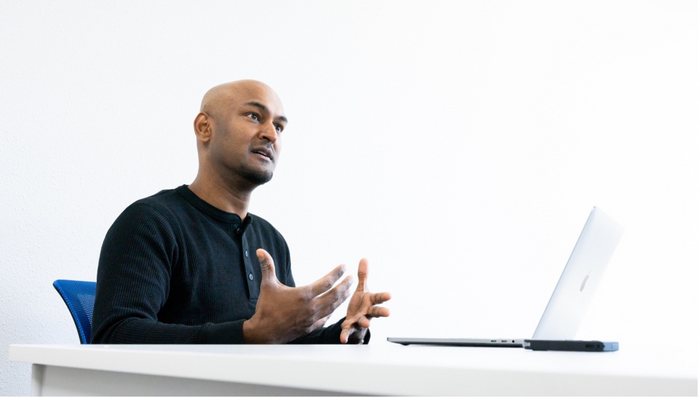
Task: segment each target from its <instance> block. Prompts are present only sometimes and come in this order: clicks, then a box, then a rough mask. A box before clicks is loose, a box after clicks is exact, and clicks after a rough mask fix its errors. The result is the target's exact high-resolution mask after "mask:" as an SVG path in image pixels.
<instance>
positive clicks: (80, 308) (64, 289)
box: [53, 279, 96, 344]
mask: <svg viewBox="0 0 700 398" xmlns="http://www.w3.org/2000/svg"><path fill="white" fill-rule="evenodd" d="M95 286H96V283H95V282H85V281H71V280H65V279H58V280H56V281H54V283H53V287H55V288H56V291H57V292H58V294H60V295H61V298H63V301H65V303H66V305H67V306H68V310H69V311H70V314H71V316H72V317H73V322H75V327H76V329H78V335H79V336H80V344H90V332H91V331H92V308H93V307H94V305H95Z"/></svg>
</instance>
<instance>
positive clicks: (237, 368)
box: [9, 342, 698, 395]
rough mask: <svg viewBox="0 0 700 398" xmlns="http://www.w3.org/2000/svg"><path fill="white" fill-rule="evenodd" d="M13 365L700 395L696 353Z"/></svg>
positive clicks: (441, 350) (360, 383) (397, 386)
mask: <svg viewBox="0 0 700 398" xmlns="http://www.w3.org/2000/svg"><path fill="white" fill-rule="evenodd" d="M9 356H10V360H12V361H20V362H29V363H33V364H38V365H46V366H55V367H62V368H77V369H89V370H97V371H107V372H122V373H130V374H139V375H151V376H167V377H175V378H184V379H192V380H209V381H216V382H229V383H247V384H257V385H266V386H274V387H284V388H293V389H306V390H315V391H327V392H334V393H346V394H373V395H384V394H386V395H600V394H602V395H697V393H698V389H697V356H696V354H695V353H693V354H692V355H688V353H684V352H680V351H673V350H664V349H660V348H658V347H626V346H625V345H623V344H621V345H620V351H617V352H602V353H589V352H552V351H548V352H535V351H530V350H525V349H521V348H481V347H429V346H400V345H395V344H389V343H385V342H377V343H373V344H370V345H366V346H341V345H335V346H320V345H301V346H295V345H272V346H265V345H257V346H256V345H245V346H243V345H241V346H235V345H204V346H202V345H197V346H194V345H162V346H157V345H111V346H110V345H75V346H60V345H11V346H10V355H9Z"/></svg>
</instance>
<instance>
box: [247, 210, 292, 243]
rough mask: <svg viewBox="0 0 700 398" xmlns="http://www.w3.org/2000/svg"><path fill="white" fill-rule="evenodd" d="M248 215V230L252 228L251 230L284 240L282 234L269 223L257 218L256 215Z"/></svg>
mask: <svg viewBox="0 0 700 398" xmlns="http://www.w3.org/2000/svg"><path fill="white" fill-rule="evenodd" d="M248 215H249V217H250V218H251V219H252V220H251V223H250V226H248V228H251V227H252V228H253V229H255V230H258V231H261V232H262V233H265V234H268V235H275V236H277V237H279V238H281V239H282V240H284V237H283V236H282V234H281V233H280V232H279V231H278V230H277V228H275V227H274V226H273V225H272V224H271V223H270V222H269V221H267V220H266V219H264V218H262V217H260V216H258V215H257V214H253V213H248Z"/></svg>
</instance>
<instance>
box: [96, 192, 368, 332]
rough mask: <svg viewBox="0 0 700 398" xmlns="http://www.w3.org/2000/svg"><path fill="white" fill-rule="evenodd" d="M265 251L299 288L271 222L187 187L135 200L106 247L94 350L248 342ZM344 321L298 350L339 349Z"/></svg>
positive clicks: (102, 255) (111, 231) (286, 280)
mask: <svg viewBox="0 0 700 398" xmlns="http://www.w3.org/2000/svg"><path fill="white" fill-rule="evenodd" d="M258 248H263V249H265V250H267V251H268V252H269V253H270V255H271V256H272V258H273V259H274V261H275V272H276V274H277V279H279V281H280V282H281V283H283V284H284V285H287V286H292V287H293V286H294V278H293V277H292V270H291V262H290V256H289V248H288V246H287V243H286V242H285V240H284V238H283V237H282V235H281V234H280V233H279V232H278V231H277V230H276V229H275V228H274V227H273V226H272V225H271V224H270V223H268V222H267V221H265V220H264V219H262V218H260V217H257V216H255V215H252V214H248V216H247V217H246V218H245V220H243V221H241V219H240V217H239V216H238V215H237V214H234V213H227V212H224V211H222V210H219V209H217V208H216V207H214V206H212V205H210V204H209V203H207V202H205V201H204V200H202V199H200V198H199V197H198V196H197V195H195V194H194V193H193V192H192V191H191V190H190V189H189V188H188V187H187V186H186V185H183V186H180V187H178V188H176V189H171V190H164V191H161V192H159V193H157V194H155V195H153V196H150V197H148V198H145V199H141V200H139V201H137V202H135V203H133V204H132V205H131V206H129V207H128V208H127V209H126V210H124V212H123V213H122V214H121V215H120V216H119V217H118V218H117V220H116V221H115V222H114V224H113V225H112V227H111V228H110V229H109V231H108V232H107V236H106V237H105V240H104V243H103V245H102V251H101V253H100V260H99V266H98V270H97V292H96V296H95V307H94V312H93V326H92V343H95V344H115V343H130V344H160V343H170V344H196V343H203V344H237V343H243V322H244V321H245V320H247V319H250V318H251V317H252V316H253V314H254V313H255V305H256V303H257V300H258V296H259V295H260V281H261V275H262V274H261V270H260V263H259V261H258V259H257V256H256V255H255V250H257V249H258ZM341 322H342V320H341V321H339V322H338V323H336V324H334V325H332V326H330V327H327V328H321V329H318V330H316V331H314V332H312V333H311V334H309V335H307V336H303V337H301V338H299V339H297V340H295V341H293V343H309V344H324V343H326V344H328V343H339V342H340V324H341ZM366 337H367V338H366V339H365V343H366V342H367V341H368V340H369V333H368V334H367V336H366Z"/></svg>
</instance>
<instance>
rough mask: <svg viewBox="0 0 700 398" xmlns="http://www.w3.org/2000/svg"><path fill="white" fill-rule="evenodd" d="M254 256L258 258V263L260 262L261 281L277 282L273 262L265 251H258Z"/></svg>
mask: <svg viewBox="0 0 700 398" xmlns="http://www.w3.org/2000/svg"><path fill="white" fill-rule="evenodd" d="M255 255H256V256H258V261H260V270H261V271H262V280H263V281H266V280H267V281H270V282H277V275H275V261H274V260H273V259H272V256H270V253H268V252H267V251H266V250H265V249H258V250H256V251H255Z"/></svg>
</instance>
